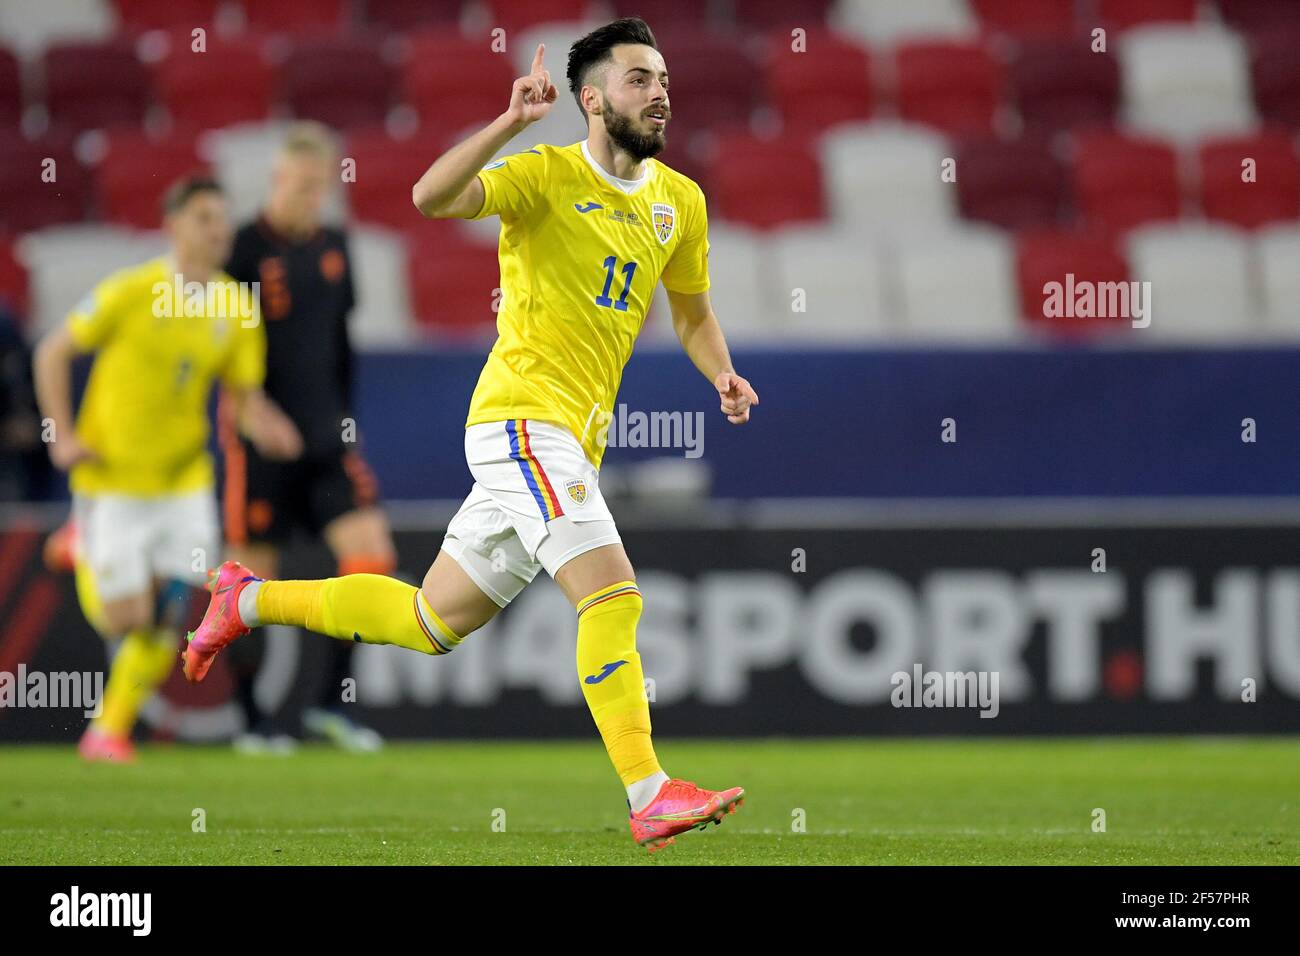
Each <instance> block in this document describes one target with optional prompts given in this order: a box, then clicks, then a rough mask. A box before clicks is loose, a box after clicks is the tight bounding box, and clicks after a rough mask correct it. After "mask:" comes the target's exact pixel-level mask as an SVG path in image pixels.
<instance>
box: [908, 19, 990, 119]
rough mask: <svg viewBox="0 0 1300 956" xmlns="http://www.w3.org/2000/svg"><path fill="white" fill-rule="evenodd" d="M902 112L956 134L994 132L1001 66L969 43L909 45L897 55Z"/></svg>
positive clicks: (982, 49)
mask: <svg viewBox="0 0 1300 956" xmlns="http://www.w3.org/2000/svg"><path fill="white" fill-rule="evenodd" d="M896 65H897V84H898V111H899V114H900V115H901V116H902V117H903V118H904V119H908V120H913V121H915V122H918V123H928V124H929V125H931V126H936V127H938V128H939V129H941V130H944V131H946V132H948V133H952V134H959V135H960V134H979V133H988V132H992V130H993V118H994V115H995V113H996V111H997V108H998V104H999V102H1000V100H1001V94H1002V68H1001V65H1000V64H999V63H998V62H997V61H996V60H994V59H993V57H992V56H990V55H989V53H988V51H987V50H985V49H984V48H983V47H981V46H978V45H976V44H967V43H943V42H939V43H905V44H902V45H900V46H899V48H898V51H897V53H896Z"/></svg>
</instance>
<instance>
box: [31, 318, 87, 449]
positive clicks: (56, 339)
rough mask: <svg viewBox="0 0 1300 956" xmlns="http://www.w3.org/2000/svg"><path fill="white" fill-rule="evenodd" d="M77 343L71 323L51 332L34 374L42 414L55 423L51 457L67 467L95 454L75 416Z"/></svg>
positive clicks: (41, 348)
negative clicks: (84, 440) (83, 439)
mask: <svg viewBox="0 0 1300 956" xmlns="http://www.w3.org/2000/svg"><path fill="white" fill-rule="evenodd" d="M77 352H78V349H77V343H76V342H74V341H73V339H72V333H71V332H69V331H68V329H67V326H59V327H58V328H57V329H54V330H53V331H51V332H49V333H48V334H47V335H46V336H45V337H44V338H42V339H41V341H40V343H39V344H38V345H37V346H36V353H35V355H34V356H33V358H32V378H33V380H34V383H35V386H36V404H37V405H39V406H40V409H41V416H42V418H44V419H45V420H46V421H47V422H48V423H51V424H52V425H53V430H52V432H51V434H52V436H53V441H51V442H49V446H50V461H52V462H54V466H55V467H56V468H59V469H60V470H62V471H67V470H68V469H70V468H71V467H72V466H73V465H75V464H77V462H79V461H84V460H85V459H87V458H92V457H94V456H93V454H92V452H91V451H90V449H89V448H87V447H86V446H85V445H83V444H81V442H80V441H78V440H77V433H76V428H75V427H74V425H73V416H72V361H73V359H75V358H76V356H77Z"/></svg>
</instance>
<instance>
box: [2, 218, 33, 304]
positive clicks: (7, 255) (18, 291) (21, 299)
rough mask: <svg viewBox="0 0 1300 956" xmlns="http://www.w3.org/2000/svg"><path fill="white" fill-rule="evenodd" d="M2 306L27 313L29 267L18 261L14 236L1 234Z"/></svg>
mask: <svg viewBox="0 0 1300 956" xmlns="http://www.w3.org/2000/svg"><path fill="white" fill-rule="evenodd" d="M0 308H8V309H10V310H12V311H13V312H16V313H17V314H18V315H19V316H20V317H21V316H25V315H26V314H27V267H26V266H24V265H23V264H22V263H21V262H19V261H18V256H17V254H16V253H15V251H14V237H13V236H8V235H3V234H0Z"/></svg>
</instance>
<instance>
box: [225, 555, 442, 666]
mask: <svg viewBox="0 0 1300 956" xmlns="http://www.w3.org/2000/svg"><path fill="white" fill-rule="evenodd" d="M251 586H252V585H250V587H251ZM257 617H258V620H257V623H259V624H292V625H296V626H298V627H305V628H307V630H309V631H316V632H317V633H318V634H328V635H329V636H330V637H337V638H340V639H341V640H345V641H349V640H352V641H360V642H361V643H363V644H396V645H398V646H399V647H406V648H410V649H411V650H413V651H420V652H421V653H423V654H447V653H450V652H451V651H452V650H453V649H455V647H456V645H457V644H459V643H460V642H461V640H462V638H461V637H459V636H458V635H457V634H456V633H455V632H454V631H452V630H451V628H449V627H447V625H446V624H444V623H443V622H442V620H441V618H439V617H438V615H437V614H435V613H434V612H433V608H432V607H430V606H429V602H428V601H427V600H426V599H425V597H424V595H423V594H422V593H421V592H420V589H419V588H417V587H415V586H414V585H411V584H407V583H406V582H405V581H399V580H398V579H397V578H390V577H387V576H385V575H382V574H348V575H345V576H343V577H340V578H326V579H325V580H323V581H265V582H262V583H261V584H259V585H258V591H257Z"/></svg>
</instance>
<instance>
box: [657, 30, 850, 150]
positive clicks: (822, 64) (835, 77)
mask: <svg viewBox="0 0 1300 956" xmlns="http://www.w3.org/2000/svg"><path fill="white" fill-rule="evenodd" d="M806 39H807V47H806V52H795V51H793V50H791V49H790V36H789V34H787V33H786V32H785V31H783V30H777V31H774V32H773V33H771V34H770V35H769V37H768V47H767V62H766V66H765V69H764V70H763V74H764V75H765V76H766V77H767V82H768V87H769V92H770V95H771V99H772V102H773V104H775V106H776V108H777V110H778V111H779V112H780V113H781V118H782V121H783V123H784V126H785V130H786V132H787V133H789V132H794V131H799V132H801V133H818V132H821V131H822V130H825V129H829V128H830V127H832V126H834V125H835V124H837V123H843V122H848V121H852V120H863V119H869V118H870V116H871V112H872V106H873V92H872V88H871V61H870V58H869V57H868V55H867V51H866V50H865V49H863V48H862V47H860V46H858V45H857V44H856V43H853V42H852V41H850V40H847V39H845V38H843V37H839V36H836V35H835V34H834V33H831V32H830V31H828V30H821V29H817V28H810V29H809V31H808V34H807V37H806ZM671 72H672V71H671V67H670V69H669V74H670V76H671Z"/></svg>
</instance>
